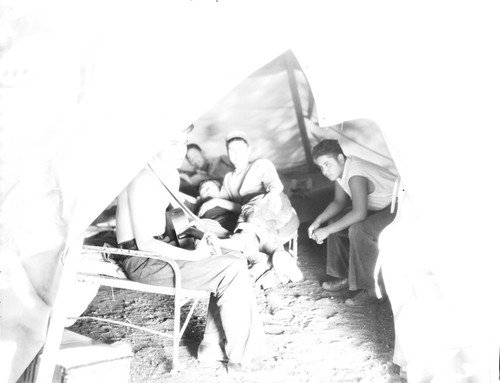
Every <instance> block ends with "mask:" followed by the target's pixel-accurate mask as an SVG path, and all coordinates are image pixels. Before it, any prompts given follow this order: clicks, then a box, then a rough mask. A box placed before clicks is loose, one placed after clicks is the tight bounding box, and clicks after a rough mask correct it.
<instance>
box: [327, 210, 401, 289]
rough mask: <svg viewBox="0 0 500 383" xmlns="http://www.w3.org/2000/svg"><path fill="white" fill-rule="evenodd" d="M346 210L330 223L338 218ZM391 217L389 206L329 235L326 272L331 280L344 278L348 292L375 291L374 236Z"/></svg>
mask: <svg viewBox="0 0 500 383" xmlns="http://www.w3.org/2000/svg"><path fill="white" fill-rule="evenodd" d="M349 209H350V208H349ZM349 209H347V210H344V211H343V212H342V213H341V214H339V215H338V216H337V217H335V218H334V220H338V219H340V218H341V217H342V216H343V215H344V214H346V213H347V212H348V211H349ZM395 216H396V214H395V213H393V214H391V207H390V205H389V206H387V207H386V208H384V209H382V210H379V211H369V212H368V216H367V217H366V219H365V220H364V221H361V222H358V223H355V224H354V225H352V226H350V227H349V228H348V229H345V230H342V231H340V232H337V233H334V234H332V235H330V236H329V237H328V239H327V259H326V273H327V274H328V275H330V276H332V277H337V278H348V279H349V289H350V290H358V289H363V290H375V285H376V283H377V276H376V275H374V274H375V265H376V263H377V258H378V252H379V250H378V237H379V235H380V233H381V232H382V230H383V229H384V228H385V227H386V226H387V225H389V224H390V223H391V222H392V221H393V220H394V217H395Z"/></svg>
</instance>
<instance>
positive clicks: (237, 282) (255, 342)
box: [123, 255, 263, 363]
mask: <svg viewBox="0 0 500 383" xmlns="http://www.w3.org/2000/svg"><path fill="white" fill-rule="evenodd" d="M178 264H179V266H180V269H181V275H182V287H183V288H186V289H193V290H205V291H209V292H212V293H213V294H214V299H215V300H216V304H217V307H218V310H219V313H220V321H221V322H222V326H220V325H219V324H218V323H217V321H218V318H219V317H218V316H217V315H213V313H214V309H215V307H214V306H213V304H212V306H211V314H209V315H208V316H207V327H206V329H207V333H206V336H207V342H210V343H213V342H214V341H215V339H216V338H218V341H219V343H223V342H224V338H225V340H226V346H225V351H226V354H227V357H228V359H229V361H231V362H235V363H249V362H250V361H251V360H252V359H254V358H256V357H258V356H260V352H261V347H262V345H263V328H262V322H261V320H260V318H259V312H258V307H257V303H256V300H255V296H254V292H253V288H252V284H251V281H250V278H249V275H248V270H247V265H246V261H245V260H244V259H241V258H238V257H234V256H231V255H222V256H218V257H211V258H206V259H204V260H201V261H198V262H178ZM123 266H124V268H125V270H126V274H127V276H128V277H129V278H130V279H132V280H136V281H140V282H143V283H149V284H153V285H167V286H168V285H170V286H171V285H172V271H171V269H170V267H169V266H168V265H166V264H165V262H162V261H158V260H153V259H137V257H130V258H127V259H126V260H124V262H123ZM221 329H223V332H224V333H220V330H221ZM217 334H218V335H217Z"/></svg>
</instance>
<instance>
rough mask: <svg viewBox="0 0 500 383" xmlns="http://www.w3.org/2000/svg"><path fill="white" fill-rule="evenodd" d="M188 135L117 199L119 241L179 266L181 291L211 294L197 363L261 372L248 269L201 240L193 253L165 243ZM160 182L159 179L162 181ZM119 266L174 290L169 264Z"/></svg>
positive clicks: (137, 261) (173, 141)
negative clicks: (168, 258) (218, 363)
mask: <svg viewBox="0 0 500 383" xmlns="http://www.w3.org/2000/svg"><path fill="white" fill-rule="evenodd" d="M187 133H188V132H187V131H183V132H180V133H177V134H172V136H171V137H170V141H169V142H168V145H167V147H165V149H164V150H162V151H161V152H160V153H158V154H157V155H156V156H155V157H154V158H152V159H151V161H150V162H149V164H148V166H146V167H144V169H142V170H141V171H140V172H139V174H137V176H136V177H135V178H134V179H133V180H132V181H131V182H130V183H129V184H128V186H127V187H126V188H125V189H124V190H123V191H122V192H121V193H120V195H119V197H118V205H117V213H116V218H117V222H116V224H117V225H116V236H117V241H118V243H119V246H120V247H121V248H125V249H138V250H143V251H144V250H145V251H151V252H155V253H158V254H164V255H165V256H168V257H170V258H173V259H174V260H176V262H177V264H178V265H179V268H180V271H181V276H182V287H183V288H185V289H192V290H204V291H207V292H210V293H211V296H210V301H209V305H208V314H207V323H206V327H205V332H204V336H203V340H202V342H201V344H200V345H199V347H198V360H200V361H204V362H211V361H221V362H225V363H226V366H227V368H228V371H238V372H239V371H252V370H253V369H259V368H262V366H258V365H257V364H256V363H257V362H256V361H257V358H258V357H260V356H261V352H262V346H263V339H264V332H263V326H262V322H261V318H260V316H259V310H258V307H257V303H256V298H255V295H254V290H253V286H252V281H251V279H250V277H249V273H248V269H247V265H246V263H245V262H243V261H242V259H241V257H240V256H236V255H235V253H234V252H230V251H225V252H224V253H222V254H220V255H214V254H213V249H212V246H211V244H210V241H213V238H211V237H213V235H207V234H205V236H204V237H203V239H202V240H200V241H199V242H198V244H197V247H196V248H195V249H194V250H186V249H183V248H180V247H176V246H173V245H172V244H170V243H167V242H165V241H163V240H162V239H163V237H164V234H163V233H164V232H165V230H166V216H165V211H166V209H167V208H168V207H169V205H171V204H172V203H173V200H172V196H171V194H170V193H169V192H168V190H167V188H166V187H165V185H167V186H168V188H169V189H170V191H172V192H174V193H175V192H176V191H177V188H178V187H179V173H178V170H177V167H178V166H179V165H180V163H181V162H182V161H183V159H184V155H185V150H186V141H187ZM160 177H161V178H160ZM115 261H118V263H119V264H120V265H121V266H122V268H123V270H124V271H125V273H126V275H127V277H128V278H129V279H131V280H133V281H138V282H143V283H149V284H153V285H159V286H164V285H167V286H172V282H173V281H172V277H173V273H172V270H171V268H170V267H169V266H168V264H167V263H165V262H163V261H161V260H157V259H152V258H142V257H131V256H119V257H118V259H116V258H115Z"/></svg>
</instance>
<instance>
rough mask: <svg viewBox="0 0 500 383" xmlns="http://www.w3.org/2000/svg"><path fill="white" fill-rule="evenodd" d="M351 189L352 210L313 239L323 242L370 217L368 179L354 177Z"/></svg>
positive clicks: (318, 231) (350, 182)
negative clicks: (331, 235)
mask: <svg viewBox="0 0 500 383" xmlns="http://www.w3.org/2000/svg"><path fill="white" fill-rule="evenodd" d="M349 187H350V189H351V193H352V210H351V211H349V212H348V213H347V214H345V215H344V216H343V217H342V218H340V219H339V220H337V221H335V222H332V223H330V224H329V225H328V226H326V227H324V228H320V229H317V230H316V231H315V232H314V233H313V237H314V238H313V239H315V240H316V241H317V242H322V241H323V240H324V239H325V238H326V237H328V236H329V235H330V234H333V233H336V232H338V231H341V230H344V229H346V228H348V227H349V226H351V225H353V224H355V223H357V222H361V221H363V220H364V219H365V218H366V216H367V215H368V190H369V184H368V179H367V178H365V177H362V176H354V177H352V178H350V179H349ZM334 202H335V201H334Z"/></svg>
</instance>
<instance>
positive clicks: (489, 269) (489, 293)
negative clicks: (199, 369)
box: [0, 1, 500, 382]
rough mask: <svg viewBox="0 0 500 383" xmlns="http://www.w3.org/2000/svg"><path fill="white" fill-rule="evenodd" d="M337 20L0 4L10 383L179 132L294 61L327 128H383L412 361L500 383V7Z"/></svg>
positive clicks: (388, 241)
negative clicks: (145, 169)
mask: <svg viewBox="0 0 500 383" xmlns="http://www.w3.org/2000/svg"><path fill="white" fill-rule="evenodd" d="M325 3H326V2H314V1H312V2H309V1H308V2H302V1H299V2H292V3H290V4H289V3H286V2H284V3H282V2H279V1H277V2H271V3H270V4H267V3H265V4H264V3H260V2H251V3H250V2H238V3H234V4H231V5H229V4H225V3H222V2H221V3H220V4H219V3H213V4H203V5H202V4H198V3H197V2H172V3H168V4H165V2H155V1H153V2H146V3H144V2H141V3H140V4H139V3H128V2H125V3H123V2H108V3H104V4H103V3H102V2H87V1H86V2H81V1H74V2H70V3H67V2H58V1H54V2H48V3H44V4H37V3H30V2H8V1H7V2H5V3H3V4H2V5H1V6H2V11H3V12H2V15H3V17H4V18H6V22H2V25H3V26H4V29H5V30H6V33H5V34H2V36H3V37H2V40H1V41H0V44H1V48H2V49H1V51H0V52H1V54H2V56H1V61H0V98H1V99H2V122H1V124H2V125H1V131H0V133H1V134H2V137H1V142H2V149H3V150H2V158H1V160H2V162H1V163H0V165H1V175H2V183H1V192H2V195H1V200H0V201H1V225H2V226H1V245H2V247H1V255H2V264H1V267H2V275H1V278H2V280H1V290H2V297H1V302H2V303H1V310H2V329H1V331H2V332H1V336H2V338H1V349H2V350H3V351H4V352H5V353H6V356H5V359H3V363H2V364H4V365H7V366H9V367H10V368H6V369H4V368H2V370H1V373H0V381H15V380H16V379H17V377H18V376H19V374H20V373H22V371H23V369H24V368H25V367H26V365H27V364H28V363H29V361H30V360H31V359H32V358H33V357H34V355H35V354H36V352H37V351H38V350H39V349H40V347H41V346H42V345H43V343H44V341H45V331H46V328H47V320H48V318H49V314H50V310H51V307H52V306H53V303H54V301H55V300H56V297H57V292H58V291H60V290H59V289H58V288H59V275H60V272H61V270H62V265H63V263H64V264H65V265H68V264H71V263H73V258H75V257H74V256H67V257H63V255H64V254H66V253H65V249H67V248H75V247H78V243H79V237H80V235H81V234H82V232H83V231H84V230H85V228H86V227H87V226H88V224H89V223H90V222H91V221H92V220H93V218H95V217H96V216H97V215H98V214H99V212H100V211H102V209H103V208H104V207H106V206H107V204H108V203H109V202H110V201H111V200H112V199H113V198H114V197H115V196H116V194H117V193H118V192H119V191H120V190H121V189H122V188H123V187H124V186H126V184H127V182H129V180H130V179H131V178H132V177H133V176H134V174H136V173H137V171H138V170H139V169H140V168H141V167H142V166H144V164H145V163H146V161H147V160H148V159H149V158H151V157H152V156H153V155H154V154H155V153H156V152H157V151H158V150H159V149H160V148H161V147H162V142H164V141H165V140H167V139H168V134H169V131H170V130H171V129H179V128H183V127H185V126H187V125H189V124H190V123H192V122H193V121H195V120H196V119H197V118H199V117H200V116H201V115H203V113H204V112H205V111H207V110H209V109H210V108H211V107H212V106H213V105H214V104H215V103H216V102H217V101H218V100H220V99H221V98H222V97H223V96H224V95H225V94H227V93H228V92H229V91H230V90H231V89H232V88H233V87H234V86H235V85H236V84H238V83H239V82H240V81H242V80H243V79H244V78H245V77H246V76H248V75H249V74H251V73H252V72H254V71H255V70H256V69H258V68H259V67H261V66H262V65H264V64H266V63H267V62H269V61H270V60H272V59H273V58H275V57H277V56H278V55H280V54H281V53H283V52H284V51H286V50H287V49H289V48H291V49H292V51H293V52H294V54H295V55H296V57H297V59H298V61H299V64H300V65H301V67H302V69H303V70H304V73H305V75H306V77H307V80H308V82H309V83H310V85H311V88H312V91H313V95H314V99H315V102H316V106H317V113H318V120H319V125H320V126H322V127H329V126H337V127H338V126H339V124H341V123H342V122H343V121H352V120H356V119H360V118H369V119H370V120H371V121H375V122H376V124H378V126H379V127H380V128H381V129H382V131H383V132H384V135H385V137H386V139H387V142H388V147H389V150H390V153H391V155H392V157H393V158H394V160H395V163H396V166H397V168H398V170H399V173H400V174H401V175H402V179H403V187H404V192H403V191H402V192H401V194H400V210H399V213H398V218H397V221H396V223H395V224H394V225H391V226H390V229H388V230H386V231H385V232H384V233H383V236H382V239H381V259H382V262H383V265H382V267H383V269H384V276H385V278H386V283H387V287H388V293H389V297H390V299H391V304H392V307H393V310H394V313H395V318H396V319H395V326H396V336H397V349H396V355H395V360H396V362H397V363H399V364H400V365H402V366H405V367H407V369H408V378H409V381H410V382H421V381H435V382H438V381H440V382H442V381H453V379H455V381H460V379H461V380H463V381H465V379H470V381H475V382H491V381H496V380H498V350H499V340H500V334H499V328H498V325H497V324H498V319H499V315H498V309H497V307H496V306H497V304H496V301H497V299H496V298H497V293H498V291H499V288H498V287H499V286H498V282H497V279H498V278H497V276H496V274H497V270H498V250H497V247H496V242H497V241H496V235H497V225H495V222H496V217H498V216H499V213H500V212H499V207H498V203H497V201H496V199H497V198H498V195H497V190H498V189H497V186H498V181H497V177H496V173H497V171H496V167H497V166H498V163H500V161H499V154H498V149H497V148H496V146H497V145H496V141H495V138H496V134H495V133H496V130H497V129H498V126H499V120H500V118H499V115H498V113H497V108H498V105H499V101H500V100H499V96H498V95H499V93H498V89H500V79H499V72H498V69H497V68H499V67H500V62H499V58H498V56H497V55H496V54H495V53H496V52H495V49H494V47H496V46H498V36H500V33H499V32H500V31H499V25H498V22H497V20H496V13H495V12H494V8H492V7H493V6H494V4H495V2H475V3H474V4H467V3H454V2H449V3H448V2H444V3H438V4H436V3H435V2H430V3H426V2H419V3H418V4H413V5H406V6H404V7H403V5H402V4H401V3H399V2H377V3H375V4H371V3H369V2H358V1H355V2H350V3H349V4H348V5H346V4H343V5H339V4H329V5H328V6H326V4H325ZM329 134H330V133H327V132H325V137H326V136H328V135H329ZM62 261H64V262H62ZM464 303H466V304H465V305H464ZM479 313H480V315H478V314H479ZM416 334H421V335H419V336H417V335H416Z"/></svg>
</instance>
